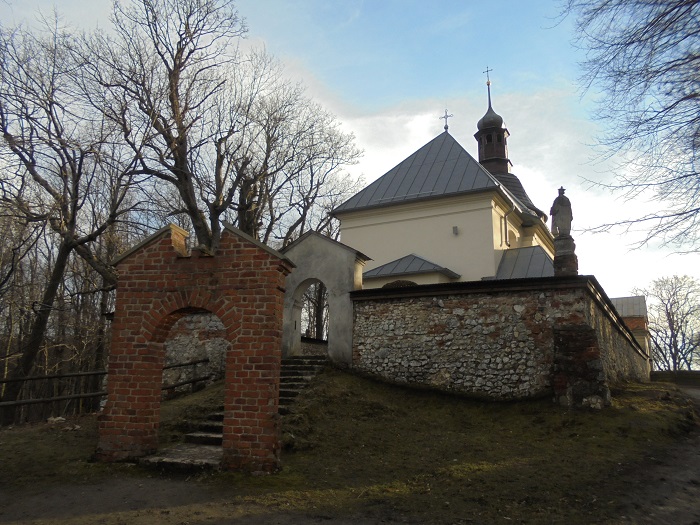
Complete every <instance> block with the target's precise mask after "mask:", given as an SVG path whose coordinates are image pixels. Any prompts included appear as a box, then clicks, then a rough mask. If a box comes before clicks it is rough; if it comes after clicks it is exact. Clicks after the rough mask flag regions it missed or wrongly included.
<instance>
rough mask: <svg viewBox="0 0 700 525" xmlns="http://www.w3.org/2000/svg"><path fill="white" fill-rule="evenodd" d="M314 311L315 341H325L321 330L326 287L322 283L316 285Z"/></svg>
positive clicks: (324, 310) (324, 309)
mask: <svg viewBox="0 0 700 525" xmlns="http://www.w3.org/2000/svg"><path fill="white" fill-rule="evenodd" d="M315 302H316V309H315V311H314V324H315V326H316V334H315V337H316V339H325V338H326V337H325V335H326V334H325V333H324V330H323V318H324V314H325V312H326V285H325V284H323V283H322V282H318V283H316V301H315Z"/></svg>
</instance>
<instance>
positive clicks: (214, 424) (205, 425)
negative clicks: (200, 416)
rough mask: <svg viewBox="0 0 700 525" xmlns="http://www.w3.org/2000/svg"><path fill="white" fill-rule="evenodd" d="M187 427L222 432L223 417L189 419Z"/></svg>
mask: <svg viewBox="0 0 700 525" xmlns="http://www.w3.org/2000/svg"><path fill="white" fill-rule="evenodd" d="M188 426H189V428H192V429H197V431H198V432H210V433H222V432H223V431H224V417H223V412H222V413H221V419H220V420H219V419H206V420H201V421H190V422H189V425H188Z"/></svg>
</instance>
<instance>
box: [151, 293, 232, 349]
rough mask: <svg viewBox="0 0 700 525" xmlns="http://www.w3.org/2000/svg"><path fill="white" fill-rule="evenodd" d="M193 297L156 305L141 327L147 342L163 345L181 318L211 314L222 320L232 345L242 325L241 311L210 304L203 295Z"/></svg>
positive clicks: (216, 303)
mask: <svg viewBox="0 0 700 525" xmlns="http://www.w3.org/2000/svg"><path fill="white" fill-rule="evenodd" d="M192 295H194V297H188V298H187V299H186V300H183V301H178V300H176V299H175V298H169V299H168V300H166V301H159V302H158V303H157V304H154V310H153V311H151V312H149V313H148V314H147V315H146V316H144V320H143V323H142V326H141V328H142V331H143V336H144V338H145V339H146V340H147V341H152V342H155V343H162V342H164V341H165V340H166V339H167V337H168V333H169V332H170V329H171V328H172V327H173V325H174V324H175V323H176V322H177V321H179V320H180V319H181V318H183V317H185V316H187V315H190V314H203V313H210V314H214V315H216V316H217V317H218V318H219V319H220V320H221V322H222V324H223V325H224V329H225V330H226V339H227V340H228V341H229V342H230V343H232V342H233V341H234V340H235V339H236V337H237V336H238V331H239V327H240V323H241V315H240V310H239V309H237V308H235V307H234V308H226V305H225V304H224V303H218V302H208V298H207V297H206V296H203V294H198V293H196V294H192ZM180 305H182V306H180ZM224 319H225V320H224Z"/></svg>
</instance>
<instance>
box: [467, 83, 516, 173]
mask: <svg viewBox="0 0 700 525" xmlns="http://www.w3.org/2000/svg"><path fill="white" fill-rule="evenodd" d="M486 86H487V89H488V96H489V109H488V110H487V111H486V114H485V115H484V116H483V117H481V119H480V120H479V122H478V123H477V124H476V128H477V130H478V131H477V132H476V133H475V134H474V138H475V139H476V141H477V143H478V144H479V164H481V165H482V166H483V167H484V168H486V169H487V170H488V171H489V172H490V173H492V174H493V175H496V174H502V173H510V169H511V167H512V166H513V164H512V163H511V162H510V160H509V159H508V137H509V136H510V133H508V129H506V127H505V126H504V125H503V117H501V116H500V115H499V114H498V113H496V112H495V111H494V110H493V107H491V80H487V81H486Z"/></svg>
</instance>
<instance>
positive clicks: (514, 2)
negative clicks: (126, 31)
mask: <svg viewBox="0 0 700 525" xmlns="http://www.w3.org/2000/svg"><path fill="white" fill-rule="evenodd" d="M54 4H55V5H56V6H57V9H58V10H59V11H60V12H62V13H65V16H66V19H67V20H68V21H71V22H73V23H75V24H79V25H80V26H82V27H84V28H86V29H91V28H94V27H96V26H100V27H107V26H108V25H109V22H108V13H109V10H110V8H109V6H110V1H109V0H90V1H89V2H86V1H85V0H56V1H55V2H53V1H51V0H0V20H2V22H3V24H6V25H11V24H13V23H17V22H22V21H27V20H29V21H30V22H31V20H33V19H35V17H36V12H37V9H38V8H41V9H43V10H44V11H45V12H50V11H51V9H52V5H54ZM558 4H559V2H558V1H557V0H552V1H550V2H544V1H540V0H489V1H488V2H485V1H468V2H465V1H464V0H431V1H426V0H334V1H330V0H238V2H237V5H238V8H239V11H240V14H241V15H242V16H243V17H245V18H246V21H247V25H248V28H249V33H248V38H247V40H246V42H245V44H244V45H245V46H265V47H266V48H267V50H268V51H269V52H271V53H272V54H274V55H275V56H277V57H278V58H279V59H280V60H282V61H283V63H284V64H285V67H286V71H287V74H288V75H289V76H290V77H292V78H294V79H299V80H302V81H303V82H304V84H305V85H306V86H307V89H308V92H309V94H310V95H311V96H313V97H314V98H315V99H316V100H318V101H319V102H321V103H322V104H323V105H325V106H326V107H327V108H328V109H330V110H331V111H333V112H334V113H335V114H336V115H337V117H338V119H339V120H340V121H341V122H342V124H343V126H344V127H345V129H346V130H348V131H352V132H353V133H354V134H355V136H356V139H357V145H358V146H359V147H360V148H362V149H363V150H364V152H365V154H364V157H363V158H362V160H361V162H360V163H359V164H358V165H357V166H354V167H353V168H352V173H353V174H357V175H362V176H364V179H365V181H366V182H370V181H372V180H374V179H376V178H377V177H379V176H381V175H383V174H384V173H385V172H386V171H388V170H389V169H391V168H392V167H393V166H395V165H396V164H398V163H399V162H400V161H401V160H403V159H404V158H405V157H407V156H408V155H410V154H411V153H413V152H414V151H415V150H417V149H418V148H420V147H421V146H423V145H424V144H425V143H426V142H428V141H429V140H431V139H432V138H434V137H435V136H436V135H437V134H439V133H441V132H442V127H443V125H444V122H443V121H442V120H440V119H439V117H440V116H441V115H442V114H443V113H444V111H445V109H447V110H448V111H449V113H451V114H453V115H454V116H453V117H452V118H451V119H450V120H449V131H450V133H451V134H452V135H453V136H454V137H455V138H456V139H457V140H458V141H459V142H460V143H461V144H462V146H464V148H465V149H466V150H467V151H469V152H470V153H471V154H472V155H473V156H475V157H476V155H477V153H476V143H475V141H474V138H473V134H474V133H475V131H476V122H477V121H478V120H479V118H481V116H482V115H483V114H484V113H485V111H486V108H487V100H486V84H485V83H486V76H485V74H484V73H483V71H484V70H485V69H486V68H487V67H488V68H490V69H492V70H493V71H492V72H491V81H492V97H493V107H494V109H495V110H496V112H498V113H499V114H500V115H501V116H503V117H504V119H505V122H506V125H507V126H508V129H509V131H510V133H511V137H510V138H509V142H508V146H509V154H510V159H511V161H512V162H513V171H514V173H515V174H516V175H518V177H519V178H520V180H521V182H522V183H523V185H524V186H525V189H526V190H527V192H528V194H529V195H530V198H531V199H532V200H533V202H534V203H535V204H536V205H537V206H538V207H539V208H541V209H543V210H549V208H550V206H551V203H552V201H553V200H554V198H555V197H556V196H557V188H559V187H560V186H564V187H565V188H566V189H567V192H566V194H567V196H568V197H569V198H570V199H571V202H572V206H573V212H574V223H573V227H574V231H573V232H572V233H573V235H574V238H575V241H576V244H577V254H578V258H579V271H580V273H582V274H592V275H595V276H596V278H597V279H598V280H599V281H600V283H601V284H602V285H603V287H604V288H605V290H606V291H607V293H608V295H610V296H611V297H617V296H625V295H629V294H631V292H632V289H633V288H634V287H644V286H646V285H648V284H649V282H650V281H651V280H652V279H655V278H658V277H662V276H669V275H673V274H679V275H681V274H688V275H692V276H693V277H695V278H700V254H691V255H679V254H676V253H673V250H672V249H664V248H660V247H658V246H646V247H644V248H640V249H633V245H634V244H635V241H638V240H639V239H640V234H639V233H635V232H623V231H621V230H618V231H614V232H611V233H605V234H592V233H589V232H588V231H586V230H587V229H589V228H592V227H595V226H597V225H600V224H603V223H608V222H611V221H615V220H620V219H624V218H629V217H638V216H640V215H642V214H644V213H646V212H648V211H649V210H650V209H653V207H654V206H657V205H656V204H650V203H648V202H647V201H645V199H643V198H638V199H635V200H634V201H629V200H625V199H624V198H623V197H622V196H616V195H614V194H612V195H611V194H610V193H609V192H608V191H606V190H603V189H600V188H598V187H595V186H594V185H592V184H591V183H590V182H588V181H590V180H602V181H606V180H607V181H609V180H610V177H611V175H610V166H608V165H606V164H605V163H601V162H595V156H596V153H597V152H596V150H595V149H594V148H593V147H592V146H591V144H593V143H594V141H595V136H596V133H598V132H599V129H600V128H599V123H597V122H595V121H594V120H593V119H592V117H591V112H592V109H593V104H592V102H593V100H594V99H595V97H597V96H598V94H596V93H588V94H586V95H585V96H582V94H581V93H580V91H579V89H578V85H577V77H578V75H579V70H578V66H577V61H578V60H580V59H581V58H582V54H581V52H580V51H577V50H575V49H574V48H573V46H572V45H571V41H572V40H573V38H574V36H575V35H574V32H573V28H572V26H573V23H572V21H571V20H568V19H564V20H560V19H559V16H558Z"/></svg>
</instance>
